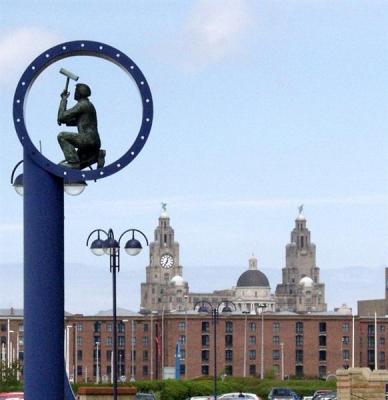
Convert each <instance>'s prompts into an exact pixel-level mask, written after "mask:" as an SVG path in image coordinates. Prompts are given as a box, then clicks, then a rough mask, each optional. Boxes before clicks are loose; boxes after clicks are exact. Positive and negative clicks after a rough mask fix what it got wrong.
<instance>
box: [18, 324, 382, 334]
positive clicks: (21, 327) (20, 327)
mask: <svg viewBox="0 0 388 400" xmlns="http://www.w3.org/2000/svg"><path fill="white" fill-rule="evenodd" d="M80 325H81V324H80ZM381 326H384V325H381ZM81 327H82V325H81ZM77 328H78V326H77ZM77 330H78V329H77ZM19 332H24V325H23V324H19ZM78 332H79V331H78Z"/></svg>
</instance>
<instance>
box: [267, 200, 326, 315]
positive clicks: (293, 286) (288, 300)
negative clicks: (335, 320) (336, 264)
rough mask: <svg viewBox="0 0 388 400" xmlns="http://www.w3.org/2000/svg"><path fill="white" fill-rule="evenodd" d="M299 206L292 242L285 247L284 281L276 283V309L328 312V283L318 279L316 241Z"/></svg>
mask: <svg viewBox="0 0 388 400" xmlns="http://www.w3.org/2000/svg"><path fill="white" fill-rule="evenodd" d="M302 211H303V207H302V206H301V207H300V208H299V215H298V217H297V218H296V220H295V228H294V229H293V231H292V232H291V242H290V243H288V244H287V246H286V266H285V268H283V270H282V272H283V274H282V275H283V278H282V283H281V284H279V285H277V286H276V292H275V298H276V311H293V312H310V311H326V303H325V284H324V283H320V282H319V268H318V267H317V265H316V261H315V244H314V243H312V242H311V240H310V231H309V230H308V229H307V227H306V218H305V217H304V216H303V214H302Z"/></svg>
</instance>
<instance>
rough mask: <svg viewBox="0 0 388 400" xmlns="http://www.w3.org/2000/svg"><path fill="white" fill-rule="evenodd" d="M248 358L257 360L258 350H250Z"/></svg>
mask: <svg viewBox="0 0 388 400" xmlns="http://www.w3.org/2000/svg"><path fill="white" fill-rule="evenodd" d="M248 356H249V359H250V360H256V350H249V353H248Z"/></svg>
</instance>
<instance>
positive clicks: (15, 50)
mask: <svg viewBox="0 0 388 400" xmlns="http://www.w3.org/2000/svg"><path fill="white" fill-rule="evenodd" d="M58 41H59V37H58V35H56V34H55V33H52V32H50V31H47V30H44V29H42V28H37V27H30V28H20V29H17V30H13V31H10V32H8V33H7V34H4V35H3V36H2V37H0V54H1V58H0V84H2V85H3V84H11V85H15V83H16V82H17V80H18V79H19V76H20V75H21V74H22V73H23V72H24V70H25V68H26V67H27V65H28V64H29V63H30V62H31V61H32V60H33V59H34V58H35V57H37V56H38V55H39V54H40V53H41V52H43V51H44V50H46V49H47V48H49V47H51V46H53V45H54V44H56V43H57V42H58Z"/></svg>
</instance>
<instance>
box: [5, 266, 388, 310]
mask: <svg viewBox="0 0 388 400" xmlns="http://www.w3.org/2000/svg"><path fill="white" fill-rule="evenodd" d="M243 271H244V269H242V268H241V266H206V267H203V266H202V267H194V266H185V268H184V279H185V280H187V281H188V282H189V285H190V290H191V291H195V292H207V291H213V290H216V289H227V288H231V287H232V286H235V285H236V282H237V279H238V277H239V275H240V274H241V273H242V272H243ZM262 271H263V272H264V273H265V274H266V275H267V277H268V279H269V282H270V285H271V289H272V291H273V292H274V291H275V288H276V285H277V284H278V283H280V282H281V270H277V269H276V270H275V269H262ZM0 276H1V281H0V308H9V307H14V308H22V306H23V285H22V283H23V272H22V265H21V264H0ZM144 280H145V272H144V268H139V267H131V268H127V267H125V268H122V269H121V271H120V273H119V275H118V281H117V282H118V290H117V294H118V305H119V306H121V307H124V308H127V309H131V310H138V309H139V305H140V283H141V282H142V281H144ZM321 281H322V282H324V283H325V284H326V302H327V303H328V309H329V310H332V309H333V308H334V307H338V306H340V305H341V304H343V303H346V304H347V305H348V306H350V307H352V308H353V312H354V313H356V312H357V300H365V299H375V298H378V299H379V298H381V299H382V298H384V293H385V287H384V284H385V266H379V267H362V266H355V267H342V268H338V269H326V270H325V269H323V268H321ZM65 288H66V298H65V303H66V310H67V311H69V312H71V313H82V314H95V313H97V312H98V311H100V310H105V309H109V308H111V305H112V291H111V290H112V286H111V275H110V273H109V269H108V266H107V267H106V268H101V267H96V266H93V265H82V264H72V263H70V264H67V266H66V282H65Z"/></svg>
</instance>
